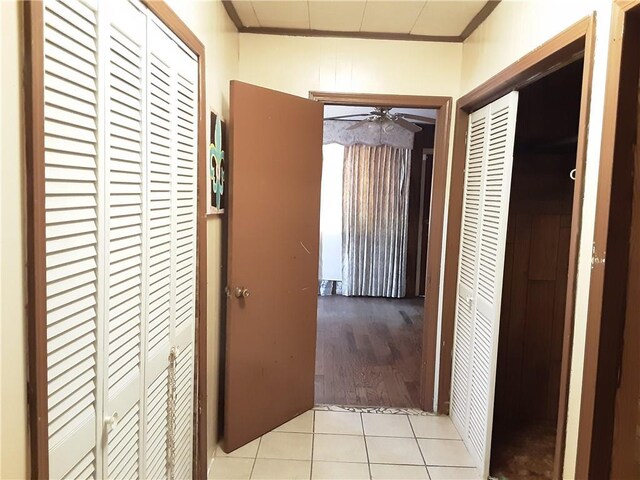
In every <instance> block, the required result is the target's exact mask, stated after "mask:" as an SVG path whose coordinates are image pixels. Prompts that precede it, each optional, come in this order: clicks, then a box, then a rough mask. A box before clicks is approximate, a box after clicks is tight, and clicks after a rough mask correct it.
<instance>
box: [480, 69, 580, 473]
mask: <svg viewBox="0 0 640 480" xmlns="http://www.w3.org/2000/svg"><path fill="white" fill-rule="evenodd" d="M582 69H583V61H582V60H578V61H575V62H573V63H571V64H569V65H567V66H565V67H563V68H561V69H559V70H556V71H555V72H553V73H551V74H550V75H548V76H546V77H545V78H542V79H540V80H538V81H536V82H535V83H533V84H531V85H529V86H527V87H525V88H523V89H521V90H520V91H519V105H518V115H517V122H516V134H515V145H514V159H513V176H512V183H511V199H510V205H509V219H508V229H507V243H506V255H505V262H504V281H503V291H502V306H501V315H500V332H499V344H498V361H497V378H496V387H495V408H494V418H493V436H492V449H491V452H492V454H491V474H492V476H495V477H496V478H509V479H511V478H519V479H524V478H526V479H538V478H551V476H552V472H553V462H554V451H555V442H556V423H557V420H558V404H559V395H560V389H561V385H560V368H561V362H562V352H563V348H562V343H563V331H564V328H565V325H564V323H565V304H566V295H567V275H568V267H569V241H570V233H571V222H572V205H573V192H574V180H573V178H574V175H575V170H574V169H575V165H576V153H577V152H576V148H577V135H578V123H579V115H580V98H581V91H582Z"/></svg>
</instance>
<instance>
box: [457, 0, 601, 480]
mask: <svg viewBox="0 0 640 480" xmlns="http://www.w3.org/2000/svg"><path fill="white" fill-rule="evenodd" d="M594 11H595V12H596V15H597V21H596V47H595V57H594V73H593V84H592V93H591V105H590V108H591V110H590V117H589V134H588V146H587V167H586V172H585V191H584V199H585V200H584V203H583V211H582V215H583V224H582V230H581V232H580V235H581V241H580V247H579V264H578V281H577V286H576V290H577V294H576V313H575V320H574V322H575V329H574V342H573V357H572V363H571V378H570V389H569V411H568V420H567V437H566V439H567V444H566V454H565V468H564V477H565V478H573V477H574V474H575V460H576V444H577V433H578V416H579V409H580V394H581V387H582V372H583V370H582V369H583V362H584V354H585V352H584V346H585V331H586V316H587V297H588V292H589V280H590V272H591V245H592V242H593V231H594V223H595V200H596V190H597V183H598V182H597V181H598V164H599V161H600V144H601V134H602V117H603V111H604V110H603V108H604V96H605V76H606V65H607V56H608V48H609V29H610V16H611V1H610V0H562V1H558V0H526V1H503V2H501V3H500V5H499V6H498V7H497V8H496V9H495V11H494V12H493V13H492V14H491V16H490V17H489V18H488V19H487V21H486V22H484V23H483V24H482V25H481V26H480V27H479V28H478V29H477V30H476V31H475V32H474V33H473V35H471V36H470V37H469V38H468V39H467V40H466V41H465V42H464V47H463V58H462V92H463V93H467V92H468V91H469V90H471V89H472V88H474V87H475V86H477V85H479V84H480V83H482V82H483V81H485V80H487V79H488V78H490V77H491V76H492V75H494V74H496V73H498V72H499V71H500V70H501V69H503V68H504V67H506V66H508V65H510V64H511V63H513V62H515V61H516V60H518V59H519V58H520V57H522V56H523V55H525V54H526V53H528V52H530V51H531V50H533V49H535V48H536V47H537V46H539V45H540V44H542V43H544V42H545V41H546V40H548V39H550V38H551V37H553V36H554V35H556V34H558V33H560V32H561V31H562V30H564V29H565V28H567V27H569V26H570V25H572V24H573V23H575V22H577V21H578V20H580V19H581V18H583V17H584V16H586V15H590V14H591V13H592V12H594Z"/></svg>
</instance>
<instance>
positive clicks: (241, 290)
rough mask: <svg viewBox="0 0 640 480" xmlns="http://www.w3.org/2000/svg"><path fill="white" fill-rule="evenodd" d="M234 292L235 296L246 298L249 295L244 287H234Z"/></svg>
mask: <svg viewBox="0 0 640 480" xmlns="http://www.w3.org/2000/svg"><path fill="white" fill-rule="evenodd" d="M234 293H235V296H236V298H247V297H248V296H249V295H250V293H249V290H248V289H247V288H244V287H236V289H235V291H234Z"/></svg>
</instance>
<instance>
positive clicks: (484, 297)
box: [451, 92, 518, 477]
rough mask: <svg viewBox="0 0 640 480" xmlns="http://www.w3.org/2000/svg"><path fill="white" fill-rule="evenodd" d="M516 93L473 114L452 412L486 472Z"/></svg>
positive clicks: (467, 166) (466, 187)
mask: <svg viewBox="0 0 640 480" xmlns="http://www.w3.org/2000/svg"><path fill="white" fill-rule="evenodd" d="M517 99H518V94H517V92H512V93H510V94H509V95H507V96H505V97H503V98H501V99H499V100H496V101H495V102H493V103H492V104H490V105H487V106H486V107H484V108H482V109H481V110H478V111H477V112H474V113H473V114H471V115H470V117H469V131H468V134H467V163H466V172H465V190H464V207H463V218H462V231H461V239H460V262H459V272H458V292H457V302H456V326H455V343H454V361H453V378H452V386H451V418H452V420H453V422H454V424H455V425H456V427H457V428H458V430H459V431H460V434H461V436H462V438H463V440H464V442H465V445H466V446H467V449H468V450H469V452H470V453H471V454H472V456H473V457H475V459H476V461H477V466H478V468H480V469H481V470H482V472H483V476H484V477H486V476H487V475H488V473H489V461H490V458H491V455H490V451H491V429H492V423H493V395H494V389H495V376H496V371H495V370H496V360H497V353H498V334H499V322H500V301H501V295H502V275H503V268H504V256H505V248H506V232H507V218H508V209H509V193H510V188H511V170H512V164H513V142H514V137H515V122H516V110H517Z"/></svg>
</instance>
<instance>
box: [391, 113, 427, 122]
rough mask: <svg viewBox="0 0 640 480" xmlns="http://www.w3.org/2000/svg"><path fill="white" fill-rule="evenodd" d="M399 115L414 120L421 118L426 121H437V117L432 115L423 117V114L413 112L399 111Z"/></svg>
mask: <svg viewBox="0 0 640 480" xmlns="http://www.w3.org/2000/svg"><path fill="white" fill-rule="evenodd" d="M398 115H399V116H401V117H403V118H410V119H412V120H420V121H422V122H425V123H431V124H433V123H436V119H435V118H430V117H423V116H422V115H413V114H412V113H399V114H398Z"/></svg>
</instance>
